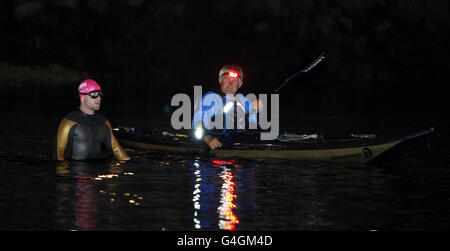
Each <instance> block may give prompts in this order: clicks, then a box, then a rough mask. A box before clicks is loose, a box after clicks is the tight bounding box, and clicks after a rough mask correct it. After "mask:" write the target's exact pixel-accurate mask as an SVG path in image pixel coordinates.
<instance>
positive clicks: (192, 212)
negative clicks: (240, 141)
mask: <svg viewBox="0 0 450 251" xmlns="http://www.w3.org/2000/svg"><path fill="white" fill-rule="evenodd" d="M58 122H59V121H58V119H57V118H52V119H42V118H41V119H40V120H27V119H21V118H18V117H16V118H11V117H9V118H6V119H5V118H3V119H2V127H1V128H0V136H1V138H2V142H1V148H0V229H1V230H196V229H200V230H221V229H223V230H447V229H449V225H450V189H449V188H450V169H449V167H450V164H449V163H450V158H449V157H448V155H447V151H448V147H447V144H446V143H445V142H446V141H445V140H443V139H444V135H443V134H438V133H437V136H438V140H437V141H436V142H435V144H434V145H433V148H432V149H431V150H429V151H426V152H421V153H417V154H415V155H413V156H409V157H407V158H404V159H403V160H401V161H399V162H397V163H394V164H390V165H387V166H384V167H371V166H346V165H332V164H301V163H296V162H259V161H248V160H233V161H230V160H223V159H220V160H219V159H212V158H206V157H201V156H183V155H171V154H166V153H149V152H135V151H130V155H132V156H135V159H134V160H133V161H130V162H128V163H118V162H115V161H100V162H92V163H85V162H55V161H52V160H51V154H50V152H51V148H52V146H53V140H54V135H55V133H56V127H57V123H58ZM113 124H114V123H113ZM435 136H436V135H435Z"/></svg>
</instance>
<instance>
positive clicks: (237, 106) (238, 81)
mask: <svg viewBox="0 0 450 251" xmlns="http://www.w3.org/2000/svg"><path fill="white" fill-rule="evenodd" d="M243 79H244V73H243V71H242V69H241V67H239V66H237V65H231V64H227V65H225V66H224V67H222V69H220V71H219V78H218V81H219V84H220V92H219V93H221V95H220V94H219V96H221V97H222V102H223V104H224V107H223V109H217V108H215V107H216V106H214V105H211V106H205V105H204V103H203V102H202V101H204V100H205V99H207V98H208V96H209V95H212V94H216V93H215V92H212V91H210V92H207V93H206V94H205V95H203V97H202V100H196V101H195V104H194V111H195V113H194V118H193V121H192V128H194V130H196V129H202V127H200V126H201V122H202V121H203V123H204V122H205V121H211V118H213V117H215V116H216V115H217V114H219V113H221V114H222V113H226V110H227V103H226V101H227V95H228V96H230V94H231V95H232V96H233V97H234V98H235V99H234V101H235V102H233V103H234V116H233V118H231V123H233V125H235V126H236V127H237V128H238V129H239V128H241V129H242V127H241V126H240V124H242V123H245V121H242V119H239V120H238V119H237V117H236V115H237V114H239V112H241V114H247V113H248V114H250V116H249V122H250V123H252V122H253V123H256V122H257V119H256V113H257V112H258V111H259V110H260V109H261V108H262V107H263V105H262V102H261V101H260V100H257V99H256V100H254V101H253V102H250V101H249V100H248V99H247V98H246V97H245V96H244V95H242V94H236V93H237V91H238V89H239V88H241V87H242V85H243V84H244V81H243ZM214 96H216V95H214ZM248 104H251V105H248ZM239 110H240V111H239ZM225 116H226V114H225ZM205 117H208V119H207V120H205ZM226 123H227V119H226V118H225V119H224V126H223V130H219V131H213V130H208V131H206V133H205V134H204V135H201V138H202V139H203V141H204V142H205V143H206V144H208V146H209V147H210V148H211V149H216V148H217V147H221V146H222V142H221V141H220V140H219V137H220V135H224V134H225V133H226V129H227V125H226ZM199 127H200V128H199Z"/></svg>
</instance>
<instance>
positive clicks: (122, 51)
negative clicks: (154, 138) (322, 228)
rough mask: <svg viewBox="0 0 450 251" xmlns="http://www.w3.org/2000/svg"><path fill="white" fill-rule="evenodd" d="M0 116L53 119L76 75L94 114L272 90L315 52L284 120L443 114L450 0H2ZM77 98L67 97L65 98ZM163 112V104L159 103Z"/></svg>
mask: <svg viewBox="0 0 450 251" xmlns="http://www.w3.org/2000/svg"><path fill="white" fill-rule="evenodd" d="M0 11H1V24H2V29H1V36H0V37H1V39H0V48H1V49H0V59H1V65H0V67H1V68H0V69H1V71H0V72H1V73H0V78H1V95H2V99H1V102H2V103H1V109H2V110H1V112H3V113H31V114H48V115H55V116H57V115H60V116H62V115H63V114H64V113H65V112H66V111H67V110H70V109H72V108H73V107H74V106H76V105H77V103H78V100H77V99H76V95H75V94H74V93H76V92H75V91H74V90H75V89H76V87H77V85H78V84H79V82H80V81H81V80H82V79H84V78H85V77H91V78H93V79H96V80H97V81H98V82H99V83H101V84H103V85H104V86H105V87H104V89H105V92H106V94H107V96H106V97H107V98H105V100H104V106H103V109H104V110H103V112H105V113H107V114H108V115H109V116H110V117H111V116H113V117H117V118H120V117H121V116H122V115H125V114H130V113H132V114H133V115H135V116H139V117H141V118H143V117H148V118H151V117H152V116H155V115H162V114H163V112H164V107H165V106H167V105H168V106H170V99H171V97H172V96H173V95H174V94H176V93H180V92H183V93H193V86H194V85H195V84H197V85H198V84H201V85H203V86H204V88H205V89H206V88H207V87H209V88H217V87H218V83H217V72H218V70H219V69H220V67H222V66H223V65H224V64H225V63H230V62H232V63H236V64H239V65H241V66H242V67H243V69H244V71H245V85H244V87H243V89H242V92H243V93H250V92H252V93H270V92H271V91H272V90H273V89H274V87H276V86H278V85H279V84H280V83H281V82H282V81H283V80H284V79H285V78H287V77H288V76H290V75H291V74H293V73H294V72H296V71H298V69H300V67H303V66H305V64H307V63H308V62H309V61H310V60H311V59H312V58H313V57H314V56H316V55H317V53H319V52H320V51H321V50H324V49H326V50H328V52H329V56H328V59H327V61H326V63H325V64H324V65H323V66H322V67H321V68H320V69H318V70H316V71H315V72H314V74H313V75H312V76H308V77H307V78H306V79H304V78H300V79H296V81H295V83H294V84H291V85H289V86H288V87H286V89H284V90H283V92H281V95H282V96H281V102H282V105H281V110H282V112H281V113H282V116H295V117H301V116H304V115H336V116H339V115H345V116H352V117H358V116H363V117H370V116H377V117H393V116H405V117H411V118H415V117H416V116H425V117H427V118H428V117H431V118H442V117H445V115H444V114H445V113H443V112H444V111H445V108H444V107H447V104H448V98H447V93H446V89H447V88H446V87H447V84H448V74H447V73H448V70H449V44H450V43H449V35H448V32H447V31H448V2H447V1H445V0H436V1H420V0H416V1H382V0H366V1H352V0H342V1H310V0H308V1H274V0H264V1H192V2H187V1H142V0H129V1H99V0H98V1H96V0H89V1H87V0H86V1H83V0H81V1H80V0H63V1H2V2H1V8H0ZM73 97H75V98H73ZM166 109H167V108H166Z"/></svg>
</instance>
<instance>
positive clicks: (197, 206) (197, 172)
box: [192, 160, 202, 229]
mask: <svg viewBox="0 0 450 251" xmlns="http://www.w3.org/2000/svg"><path fill="white" fill-rule="evenodd" d="M193 166H194V167H195V168H196V169H195V171H194V175H195V177H196V178H195V182H200V181H202V178H201V177H202V176H201V172H200V169H199V167H200V164H199V161H198V160H196V161H195V162H194V165H193ZM200 193H201V190H200V183H195V185H194V192H193V193H192V194H193V198H192V201H193V202H194V219H193V220H194V228H196V229H200V228H201V225H200V220H199V219H198V210H200Z"/></svg>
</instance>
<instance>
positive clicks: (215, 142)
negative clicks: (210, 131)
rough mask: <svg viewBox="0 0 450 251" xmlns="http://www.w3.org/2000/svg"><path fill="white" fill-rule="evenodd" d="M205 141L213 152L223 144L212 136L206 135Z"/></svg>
mask: <svg viewBox="0 0 450 251" xmlns="http://www.w3.org/2000/svg"><path fill="white" fill-rule="evenodd" d="M203 140H204V141H205V142H206V144H208V146H209V148H211V150H214V149H216V148H217V147H221V146H222V143H221V142H220V141H219V140H218V139H217V138H215V137H213V136H211V135H206V136H205V137H204V138H203Z"/></svg>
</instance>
